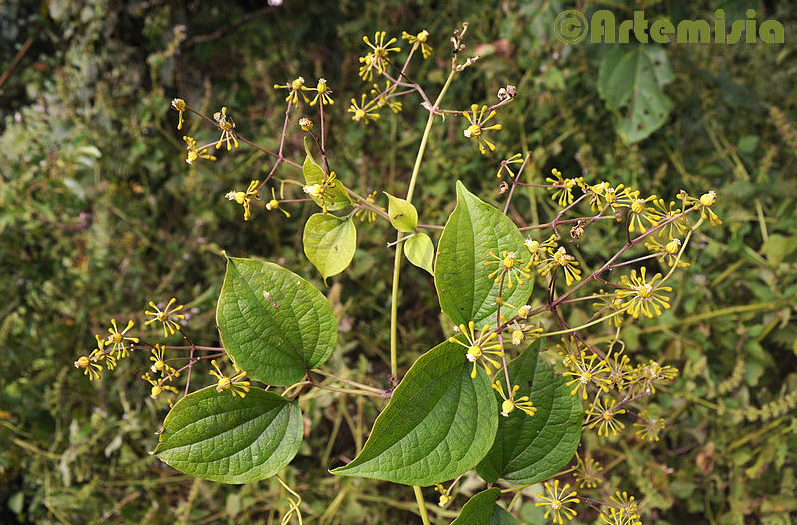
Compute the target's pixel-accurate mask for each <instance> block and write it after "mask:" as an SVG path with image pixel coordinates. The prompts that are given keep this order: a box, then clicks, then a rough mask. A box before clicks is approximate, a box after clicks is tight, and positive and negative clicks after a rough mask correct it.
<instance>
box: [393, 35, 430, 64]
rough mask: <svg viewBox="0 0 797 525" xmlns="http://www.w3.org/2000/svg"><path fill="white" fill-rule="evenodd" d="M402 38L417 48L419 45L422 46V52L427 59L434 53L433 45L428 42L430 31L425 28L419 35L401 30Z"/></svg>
mask: <svg viewBox="0 0 797 525" xmlns="http://www.w3.org/2000/svg"><path fill="white" fill-rule="evenodd" d="M401 38H402V39H404V40H406V41H407V42H409V43H410V44H412V48H413V49H417V48H418V46H420V47H421V53H423V58H424V59H427V58H429V56H431V54H432V49H433V48H432V46H430V45H429V44H427V43H426V42H427V40H428V39H429V31H427V30H426V29H424V30H423V31H421V32H420V33H418V34H417V35H411V34H409V33H407V32H406V31H402V32H401Z"/></svg>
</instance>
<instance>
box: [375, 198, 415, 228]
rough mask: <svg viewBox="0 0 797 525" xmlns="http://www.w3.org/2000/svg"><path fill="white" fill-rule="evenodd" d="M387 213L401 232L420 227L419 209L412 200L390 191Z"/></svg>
mask: <svg viewBox="0 0 797 525" xmlns="http://www.w3.org/2000/svg"><path fill="white" fill-rule="evenodd" d="M383 193H384V194H385V195H387V200H388V205H387V214H388V216H389V217H390V224H392V225H393V227H394V228H396V229H397V230H398V231H400V232H414V231H415V228H417V227H418V210H416V209H415V206H413V205H412V203H411V202H409V201H406V200H404V199H399V198H398V197H394V196H392V195H391V194H389V193H388V192H383Z"/></svg>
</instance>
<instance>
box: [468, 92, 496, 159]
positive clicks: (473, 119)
mask: <svg viewBox="0 0 797 525" xmlns="http://www.w3.org/2000/svg"><path fill="white" fill-rule="evenodd" d="M487 109H488V108H487V106H482V108H481V111H479V105H478V104H473V105H472V106H471V107H470V110H471V113H468V112H467V111H465V112H464V116H465V118H466V119H468V122H470V126H468V127H467V128H465V131H464V132H463V134H464V135H465V136H466V137H467V138H469V139H472V138H475V139H476V140H477V141H478V143H479V151H480V152H481V153H482V155H485V154H487V150H488V149H489V150H490V151H495V144H493V143H492V142H490V141H489V140H487V139H486V138H484V135H483V133H484V132H485V131H489V130H493V129H494V130H500V129H502V128H503V126H501V124H493V125H492V126H487V127H485V124H486V123H487V121H488V120H490V119H491V118H493V117H494V116H495V115H496V112H495V110H492V111H490V113H489V114H487V117H486V118H485V116H484V114H485V113H487Z"/></svg>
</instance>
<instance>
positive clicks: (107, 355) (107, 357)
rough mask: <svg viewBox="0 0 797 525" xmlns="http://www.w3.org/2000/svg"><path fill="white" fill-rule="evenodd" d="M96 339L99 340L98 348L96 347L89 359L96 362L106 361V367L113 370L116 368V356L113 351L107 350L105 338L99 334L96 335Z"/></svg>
mask: <svg viewBox="0 0 797 525" xmlns="http://www.w3.org/2000/svg"><path fill="white" fill-rule="evenodd" d="M94 339H96V341H97V348H95V349H94V350H93V351H92V352H91V353H90V354H89V359H91V360H92V361H95V362H99V361H103V362H105V368H107V369H108V370H113V369H114V368H116V357H114V355H113V354H112V353H111V352H107V351H106V350H105V340H104V339H103V338H101V337H100V336H99V335H95V336H94Z"/></svg>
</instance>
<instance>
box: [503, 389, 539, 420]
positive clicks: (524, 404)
mask: <svg viewBox="0 0 797 525" xmlns="http://www.w3.org/2000/svg"><path fill="white" fill-rule="evenodd" d="M493 389H494V390H496V391H497V392H498V393H499V394H500V395H501V398H502V399H503V400H504V401H503V403H501V415H502V416H504V417H509V414H510V413H511V412H513V411H514V410H515V409H516V408H517V409H519V410H521V411H522V412H523V413H524V414H526V415H527V416H530V417H531V416H533V415H534V414H536V413H537V407H535V406H534V403H533V402H531V401H529V396H521V397H518V398H516V397H515V394H517V391H518V390H519V389H520V387H519V386H518V385H514V386H512V391H511V392H510V393H509V397H507V396H506V395H504V386H503V385H502V384H501V381H500V380H496V381H495V383H493Z"/></svg>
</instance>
